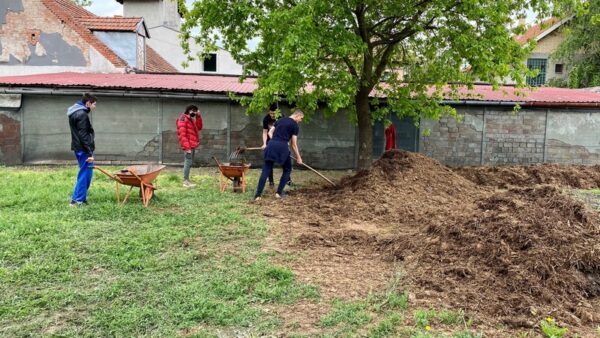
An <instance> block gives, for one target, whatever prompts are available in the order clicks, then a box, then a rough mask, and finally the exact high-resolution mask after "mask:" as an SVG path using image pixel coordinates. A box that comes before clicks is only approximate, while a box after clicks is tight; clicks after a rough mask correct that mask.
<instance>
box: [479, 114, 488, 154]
mask: <svg viewBox="0 0 600 338" xmlns="http://www.w3.org/2000/svg"><path fill="white" fill-rule="evenodd" d="M486 110H487V107H486V106H483V116H482V117H481V120H482V121H481V122H482V126H481V150H480V153H479V165H483V151H484V150H485V145H486V142H485V123H486V120H485V119H486V116H485V112H486Z"/></svg>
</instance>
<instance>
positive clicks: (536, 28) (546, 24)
mask: <svg viewBox="0 0 600 338" xmlns="http://www.w3.org/2000/svg"><path fill="white" fill-rule="evenodd" d="M558 21H559V19H558V18H554V17H552V18H549V19H546V20H544V21H542V22H541V23H539V24H535V25H533V26H531V27H529V29H528V30H527V31H526V32H525V33H523V35H519V36H517V37H516V39H517V41H518V42H519V43H520V44H522V45H524V44H526V43H527V42H528V41H529V40H531V39H535V38H536V37H538V36H539V35H540V34H542V33H543V32H545V31H547V30H548V29H550V28H551V27H552V26H554V24H555V23H557V22H558Z"/></svg>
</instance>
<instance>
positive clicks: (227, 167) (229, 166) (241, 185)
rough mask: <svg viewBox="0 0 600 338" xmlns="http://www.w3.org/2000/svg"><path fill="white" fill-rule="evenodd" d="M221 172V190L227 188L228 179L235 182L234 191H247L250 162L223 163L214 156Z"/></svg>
mask: <svg viewBox="0 0 600 338" xmlns="http://www.w3.org/2000/svg"><path fill="white" fill-rule="evenodd" d="M213 159H214V160H215V162H217V167H219V171H220V172H221V174H220V175H219V191H220V192H223V191H225V189H226V188H227V184H228V182H227V180H230V181H232V182H233V192H240V190H241V192H246V172H247V171H248V169H250V163H243V162H240V163H221V162H219V160H217V158H216V157H214V156H213Z"/></svg>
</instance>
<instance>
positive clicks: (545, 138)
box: [542, 108, 550, 163]
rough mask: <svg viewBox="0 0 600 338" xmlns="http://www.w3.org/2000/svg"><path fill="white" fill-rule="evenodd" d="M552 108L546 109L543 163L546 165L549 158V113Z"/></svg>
mask: <svg viewBox="0 0 600 338" xmlns="http://www.w3.org/2000/svg"><path fill="white" fill-rule="evenodd" d="M549 112H550V108H546V121H545V122H544V154H543V155H542V163H546V160H547V156H548V154H547V153H548V149H547V148H548V147H547V137H548V115H549V114H548V113H549Z"/></svg>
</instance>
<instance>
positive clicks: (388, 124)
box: [385, 120, 396, 151]
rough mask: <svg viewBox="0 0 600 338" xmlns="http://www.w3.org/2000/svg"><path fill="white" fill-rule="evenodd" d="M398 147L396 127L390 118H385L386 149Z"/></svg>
mask: <svg viewBox="0 0 600 338" xmlns="http://www.w3.org/2000/svg"><path fill="white" fill-rule="evenodd" d="M392 149H396V127H394V124H393V123H392V121H390V120H385V151H388V150H392Z"/></svg>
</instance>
